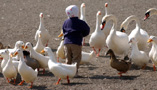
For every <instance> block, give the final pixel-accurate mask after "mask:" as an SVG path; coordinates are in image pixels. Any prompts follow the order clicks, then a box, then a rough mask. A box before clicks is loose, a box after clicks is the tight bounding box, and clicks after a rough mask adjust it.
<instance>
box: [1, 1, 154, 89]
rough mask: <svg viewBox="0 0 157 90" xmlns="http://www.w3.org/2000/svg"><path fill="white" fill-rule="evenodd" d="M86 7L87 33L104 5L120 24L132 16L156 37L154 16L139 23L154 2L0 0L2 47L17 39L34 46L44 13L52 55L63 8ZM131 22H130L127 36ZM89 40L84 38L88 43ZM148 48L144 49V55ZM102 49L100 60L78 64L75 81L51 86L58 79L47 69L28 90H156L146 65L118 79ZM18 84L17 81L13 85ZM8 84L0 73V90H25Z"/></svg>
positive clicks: (84, 49)
mask: <svg viewBox="0 0 157 90" xmlns="http://www.w3.org/2000/svg"><path fill="white" fill-rule="evenodd" d="M83 2H84V3H85V4H86V19H87V22H88V24H89V26H90V28H91V33H92V32H93V31H94V30H95V21H96V13H97V11H98V10H100V11H101V12H102V15H104V14H105V9H104V4H105V2H108V4H109V6H108V11H109V13H110V14H114V15H115V16H116V17H117V18H118V27H117V30H119V27H120V24H121V23H122V21H123V20H124V19H126V18H127V17H128V16H130V15H136V16H137V17H139V19H140V24H141V28H143V29H144V30H146V31H147V32H148V34H149V35H155V36H157V31H156V29H157V25H156V21H157V17H156V16H152V17H151V18H150V19H148V20H147V21H143V20H142V19H143V18H144V14H145V11H146V10H147V9H149V8H152V7H154V8H157V6H156V5H157V1H156V0H0V41H1V42H2V43H3V44H4V45H8V44H10V45H11V46H12V47H14V44H15V42H16V41H18V40H22V41H24V42H25V43H26V42H31V43H33V44H34V45H35V44H36V41H35V40H34V36H35V32H36V30H37V29H38V26H39V13H40V12H43V13H44V23H45V27H46V28H47V29H48V31H49V33H50V34H51V37H52V38H51V40H50V43H49V46H50V47H51V48H52V49H53V51H54V53H55V52H56V49H57V47H58V45H59V43H60V41H61V39H59V38H57V36H58V34H59V33H60V30H61V27H62V24H63V22H64V20H65V19H67V16H66V14H65V8H66V7H67V6H68V5H71V4H76V5H77V6H80V5H81V3H83ZM134 26H135V23H134V22H133V23H131V25H130V26H129V30H128V31H127V33H128V34H129V33H130V32H131V29H133V27H134ZM89 37H90V36H88V37H87V39H86V43H88V40H89ZM91 50H92V49H91V48H90V47H89V46H88V45H87V46H83V51H87V52H90V51H91ZM149 50H150V48H148V49H147V51H146V52H147V54H148V53H149ZM105 51H106V50H105V49H103V50H102V51H101V53H100V57H98V58H93V59H92V60H91V61H90V63H89V64H86V65H81V66H80V69H79V76H80V77H78V78H73V79H70V81H71V83H70V84H67V82H66V80H61V82H60V84H59V85H54V83H56V82H57V80H58V78H56V77H54V75H53V74H52V73H50V72H49V71H48V70H47V71H46V74H45V75H42V74H41V73H39V75H38V78H37V80H36V81H35V82H34V86H33V88H32V90H36V89H40V90H89V89H90V90H126V89H127V90H156V89H157V86H156V83H157V78H156V74H157V72H155V71H153V68H152V63H151V62H150V63H149V64H148V66H147V67H146V69H145V70H141V69H137V68H135V67H132V68H131V70H129V71H128V72H127V73H126V74H124V76H123V77H119V76H118V74H117V71H116V70H115V69H113V68H111V67H110V64H109V57H107V56H105ZM19 82H20V81H18V80H17V82H16V83H17V84H18V83H19ZM17 84H16V85H13V84H9V83H7V82H6V80H5V79H4V77H3V75H2V74H1V73H0V89H1V90H2V89H3V90H11V89H14V90H27V89H28V88H27V87H28V86H29V85H30V84H26V83H25V84H24V85H23V86H18V85H17Z"/></svg>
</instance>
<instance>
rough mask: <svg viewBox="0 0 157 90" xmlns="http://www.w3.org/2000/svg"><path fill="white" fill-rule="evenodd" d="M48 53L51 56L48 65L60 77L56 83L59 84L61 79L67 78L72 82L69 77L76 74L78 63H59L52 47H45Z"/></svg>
mask: <svg viewBox="0 0 157 90" xmlns="http://www.w3.org/2000/svg"><path fill="white" fill-rule="evenodd" d="M43 52H46V53H48V56H49V58H50V59H49V61H48V67H49V70H50V71H51V72H52V73H53V74H54V75H55V76H56V77H58V78H59V80H58V82H57V83H56V85H58V84H59V82H60V80H61V79H67V81H68V83H70V80H69V78H73V77H74V76H75V74H76V64H77V63H75V64H71V65H68V64H63V63H58V62H57V61H56V59H55V56H54V54H53V52H52V51H51V49H50V48H49V47H45V48H44V50H43V51H42V53H43Z"/></svg>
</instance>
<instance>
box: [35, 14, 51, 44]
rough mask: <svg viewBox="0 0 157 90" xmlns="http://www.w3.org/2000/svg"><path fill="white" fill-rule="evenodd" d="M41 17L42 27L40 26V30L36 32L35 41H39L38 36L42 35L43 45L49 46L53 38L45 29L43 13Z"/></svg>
mask: <svg viewBox="0 0 157 90" xmlns="http://www.w3.org/2000/svg"><path fill="white" fill-rule="evenodd" d="M39 17H40V25H39V28H38V30H37V31H36V34H35V40H36V41H38V35H39V33H41V36H42V38H41V41H42V43H43V45H46V46H48V42H49V40H50V38H51V36H50V34H49V32H48V30H47V29H45V27H44V23H43V13H40V15H39Z"/></svg>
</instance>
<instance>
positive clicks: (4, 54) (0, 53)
mask: <svg viewBox="0 0 157 90" xmlns="http://www.w3.org/2000/svg"><path fill="white" fill-rule="evenodd" d="M0 56H1V57H2V59H3V60H2V62H1V69H3V68H4V67H5V65H6V64H7V62H8V59H9V51H8V50H7V49H5V51H3V52H0Z"/></svg>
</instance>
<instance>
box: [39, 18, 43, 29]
mask: <svg viewBox="0 0 157 90" xmlns="http://www.w3.org/2000/svg"><path fill="white" fill-rule="evenodd" d="M43 28H44V23H43V18H40V25H39V30H42V29H43Z"/></svg>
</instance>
